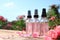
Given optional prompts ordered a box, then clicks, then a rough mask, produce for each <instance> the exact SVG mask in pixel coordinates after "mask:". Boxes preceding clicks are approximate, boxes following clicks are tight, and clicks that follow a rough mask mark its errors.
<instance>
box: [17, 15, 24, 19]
mask: <svg viewBox="0 0 60 40" xmlns="http://www.w3.org/2000/svg"><path fill="white" fill-rule="evenodd" d="M24 17H25V15H20V16H18V17H17V18H18V19H23V18H24Z"/></svg>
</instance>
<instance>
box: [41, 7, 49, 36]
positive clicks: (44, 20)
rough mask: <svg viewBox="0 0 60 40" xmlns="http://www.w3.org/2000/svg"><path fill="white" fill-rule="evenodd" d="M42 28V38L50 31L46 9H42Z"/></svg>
mask: <svg viewBox="0 0 60 40" xmlns="http://www.w3.org/2000/svg"><path fill="white" fill-rule="evenodd" d="M40 26H41V29H40V31H41V36H43V35H45V34H46V33H47V32H48V30H49V26H48V19H47V15H46V9H45V8H43V9H42V15H41V20H40Z"/></svg>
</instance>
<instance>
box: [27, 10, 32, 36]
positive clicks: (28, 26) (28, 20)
mask: <svg viewBox="0 0 60 40" xmlns="http://www.w3.org/2000/svg"><path fill="white" fill-rule="evenodd" d="M26 33H27V34H30V35H32V16H31V11H30V10H28V15H27V20H26Z"/></svg>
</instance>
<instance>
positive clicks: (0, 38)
mask: <svg viewBox="0 0 60 40" xmlns="http://www.w3.org/2000/svg"><path fill="white" fill-rule="evenodd" d="M16 32H20V31H15V30H4V29H0V40H44V38H43V37H40V38H32V37H28V38H26V37H21V36H19V35H18V34H17V33H16Z"/></svg>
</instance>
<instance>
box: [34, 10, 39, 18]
mask: <svg viewBox="0 0 60 40" xmlns="http://www.w3.org/2000/svg"><path fill="white" fill-rule="evenodd" d="M38 17H39V16H38V10H37V9H35V14H34V18H38Z"/></svg>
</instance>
